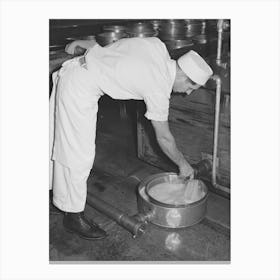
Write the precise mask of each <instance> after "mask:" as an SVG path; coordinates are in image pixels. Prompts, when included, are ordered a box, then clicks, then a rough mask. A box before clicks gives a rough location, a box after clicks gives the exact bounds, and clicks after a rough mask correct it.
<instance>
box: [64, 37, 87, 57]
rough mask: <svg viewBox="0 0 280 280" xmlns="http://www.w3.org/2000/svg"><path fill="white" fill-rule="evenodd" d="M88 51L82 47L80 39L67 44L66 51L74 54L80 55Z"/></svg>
mask: <svg viewBox="0 0 280 280" xmlns="http://www.w3.org/2000/svg"><path fill="white" fill-rule="evenodd" d="M85 51H86V49H85V48H83V47H81V43H80V41H79V40H78V41H73V42H71V43H69V44H67V45H66V47H65V52H66V53H68V54H72V55H80V54H83V53H84V52H85Z"/></svg>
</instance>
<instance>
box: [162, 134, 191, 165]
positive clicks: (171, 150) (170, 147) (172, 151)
mask: <svg viewBox="0 0 280 280" xmlns="http://www.w3.org/2000/svg"><path fill="white" fill-rule="evenodd" d="M157 141H158V144H159V146H160V147H161V149H162V151H163V152H164V153H165V154H166V155H167V156H168V157H169V158H170V159H171V160H172V161H173V162H174V163H175V164H176V165H177V166H180V165H182V164H184V163H185V162H186V160H185V158H184V156H183V154H182V153H181V152H180V151H179V150H178V148H177V145H176V142H175V140H174V138H173V137H172V138H171V137H170V138H159V139H157Z"/></svg>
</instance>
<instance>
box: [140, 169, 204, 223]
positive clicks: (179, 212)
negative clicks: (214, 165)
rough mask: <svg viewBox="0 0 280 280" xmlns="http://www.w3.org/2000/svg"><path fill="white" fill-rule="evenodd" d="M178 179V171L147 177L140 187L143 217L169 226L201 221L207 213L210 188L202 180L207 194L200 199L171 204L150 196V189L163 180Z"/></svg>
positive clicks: (172, 180)
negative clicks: (181, 203)
mask: <svg viewBox="0 0 280 280" xmlns="http://www.w3.org/2000/svg"><path fill="white" fill-rule="evenodd" d="M174 181H178V176H177V174H176V173H160V174H156V175H152V176H150V177H148V178H146V179H145V180H144V181H143V182H141V183H140V185H139V187H138V209H139V213H140V214H142V215H143V217H144V218H143V219H145V220H146V221H148V222H151V223H153V224H155V225H158V226H162V227H167V228H184V227H189V226H192V225H194V224H196V223H198V222H200V221H201V220H202V219H203V218H204V217H205V215H206V211H207V198H208V189H207V187H206V186H205V184H204V183H203V182H202V181H200V182H199V183H200V186H201V187H202V188H203V190H204V191H205V196H204V197H203V198H201V199H200V200H198V201H196V202H193V203H190V204H184V205H171V204H165V203H162V202H159V201H157V200H155V199H153V198H152V197H151V196H149V193H148V190H149V188H151V187H153V186H154V185H157V184H160V183H163V182H170V183H172V182H174Z"/></svg>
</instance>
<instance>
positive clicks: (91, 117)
mask: <svg viewBox="0 0 280 280" xmlns="http://www.w3.org/2000/svg"><path fill="white" fill-rule="evenodd" d="M92 80H93V77H92V76H91V75H90V74H89V73H88V72H87V70H86V69H84V68H82V67H81V66H80V65H79V63H78V60H77V59H73V60H71V61H69V62H67V63H65V65H64V66H63V67H62V69H61V70H60V71H59V72H55V73H53V90H52V94H51V97H50V108H49V113H50V116H49V120H50V123H49V137H50V142H49V154H50V163H49V169H50V170H49V176H50V178H49V179H50V181H49V183H50V186H49V187H50V189H52V190H53V203H54V205H55V206H56V207H58V208H59V209H61V210H62V211H65V212H81V211H83V210H84V208H85V203H86V195H87V178H88V176H89V173H90V170H91V168H92V164H93V161H94V156H95V130H96V119H97V110H98V99H99V97H100V95H102V94H101V92H100V90H99V89H98V88H97V87H96V86H95V85H94V84H93V82H92Z"/></svg>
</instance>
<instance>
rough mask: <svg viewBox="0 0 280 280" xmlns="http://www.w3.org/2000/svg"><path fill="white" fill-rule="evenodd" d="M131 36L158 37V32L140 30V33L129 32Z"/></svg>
mask: <svg viewBox="0 0 280 280" xmlns="http://www.w3.org/2000/svg"><path fill="white" fill-rule="evenodd" d="M127 34H128V35H129V37H130V38H133V37H139V38H146V37H156V36H157V35H158V33H157V32H156V31H152V32H140V33H134V32H127Z"/></svg>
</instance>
